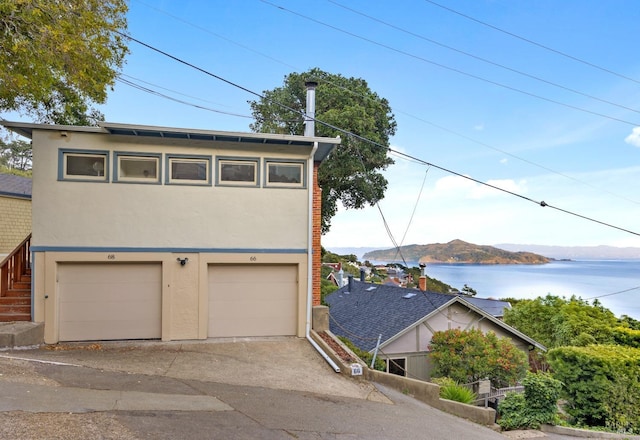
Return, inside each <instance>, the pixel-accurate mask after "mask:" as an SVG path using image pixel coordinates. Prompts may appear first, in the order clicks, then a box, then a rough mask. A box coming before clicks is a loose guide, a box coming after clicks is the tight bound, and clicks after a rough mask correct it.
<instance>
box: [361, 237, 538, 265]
mask: <svg viewBox="0 0 640 440" xmlns="http://www.w3.org/2000/svg"><path fill="white" fill-rule="evenodd" d="M400 251H401V252H402V255H403V257H404V259H405V261H419V262H420V263H469V264H545V263H548V262H549V261H550V259H549V258H547V257H543V256H542V255H538V254H534V253H531V252H511V251H507V250H504V249H498V248H497V247H493V246H481V245H476V244H472V243H467V242H465V241H462V240H453V241H450V242H449V243H444V244H443V243H435V244H425V245H419V244H412V245H408V246H401V247H400ZM362 258H363V259H365V260H377V261H395V260H397V259H398V251H397V249H395V248H393V249H386V250H376V251H370V252H366V253H365V254H364V255H363V257H362Z"/></svg>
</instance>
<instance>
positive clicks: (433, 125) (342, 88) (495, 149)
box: [134, 0, 640, 204]
mask: <svg viewBox="0 0 640 440" xmlns="http://www.w3.org/2000/svg"><path fill="white" fill-rule="evenodd" d="M134 1H137V2H138V3H140V4H142V5H144V6H146V7H148V8H150V9H153V10H155V11H157V12H159V13H162V14H164V15H167V16H168V17H171V18H173V19H175V20H177V21H179V22H181V23H184V24H187V25H189V26H191V27H194V28H196V29H199V30H202V31H204V32H206V33H208V34H211V35H213V36H215V37H217V38H220V39H222V40H224V41H227V42H229V43H231V44H234V45H236V46H238V47H241V48H243V49H245V50H248V51H250V52H252V53H256V54H258V55H260V56H262V57H264V58H267V59H269V60H272V61H274V62H276V63H278V64H282V65H284V66H287V67H290V68H291V69H293V70H300V69H298V68H297V67H295V66H292V65H290V64H288V63H285V62H284V61H280V60H278V59H276V58H273V57H271V56H269V55H267V54H264V53H262V52H259V51H257V50H254V49H252V48H250V47H248V46H246V45H243V44H240V43H237V42H235V41H233V40H231V39H228V38H226V37H224V36H221V35H219V34H217V33H214V32H211V31H209V30H208V29H207V28H204V27H202V26H198V25H196V24H193V23H191V22H189V21H187V20H184V19H182V18H180V17H178V16H176V15H173V14H170V13H169V12H166V11H163V10H162V9H159V8H156V7H154V6H151V5H149V4H147V3H145V2H143V1H141V0H134ZM328 1H332V0H328ZM334 3H335V4H336V5H338V3H336V2H334ZM316 80H317V81H319V82H324V83H326V84H330V85H332V86H334V87H337V88H340V89H341V90H344V91H345V92H347V93H350V94H351V95H354V96H359V97H361V98H365V99H371V98H370V97H368V96H366V95H364V94H362V93H358V92H354V91H353V90H350V89H348V88H346V87H344V86H342V85H341V84H338V83H335V82H332V81H330V80H328V79H326V78H316ZM158 87H159V86H158ZM161 88H162V87H161ZM176 93H177V92H176ZM395 111H396V112H397V113H400V114H403V115H405V116H408V117H410V118H412V119H415V120H417V121H419V122H422V123H424V124H428V125H431V126H432V127H435V128H437V129H439V130H442V131H444V132H447V133H450V134H452V135H454V136H458V137H460V138H462V139H465V140H468V141H470V142H473V143H476V144H478V145H481V146H483V147H486V148H489V149H491V150H494V151H497V152H499V153H502V154H505V155H507V156H509V157H512V158H514V159H516V160H519V161H522V162H524V163H527V164H529V165H532V166H534V167H537V168H540V169H542V170H545V171H549V172H550V173H553V174H556V175H558V176H561V177H564V178H567V179H570V180H573V181H574V182H577V183H580V184H582V185H585V186H588V187H590V188H592V189H595V190H597V191H601V192H603V193H606V194H609V195H611V196H613V197H616V198H618V199H621V200H626V201H628V202H630V203H634V204H639V203H640V202H638V201H637V200H633V199H630V198H628V197H625V196H622V195H620V194H617V193H614V192H611V191H609V190H606V189H604V188H601V187H597V186H595V185H592V184H590V183H589V182H585V181H583V180H580V179H577V178H575V177H573V176H570V175H568V174H565V173H561V172H559V171H556V170H553V169H551V168H548V167H546V166H544V165H540V164H538V163H535V162H532V161H530V160H528V159H525V158H523V157H520V156H517V155H515V154H513V153H509V152H507V151H505V150H502V149H500V148H497V147H495V146H493V145H490V144H487V143H485V142H482V141H480V140H477V139H475V138H472V137H469V136H466V135H464V134H462V133H459V132H457V131H455V130H452V129H450V128H447V127H444V126H442V125H439V124H436V123H434V122H431V121H428V120H426V119H424V118H420V117H418V116H415V115H413V114H410V113H407V112H404V111H402V110H397V109H396V110H395ZM283 122H293V121H283ZM390 153H392V154H393V152H392V151H390ZM404 159H405V160H409V159H407V158H404Z"/></svg>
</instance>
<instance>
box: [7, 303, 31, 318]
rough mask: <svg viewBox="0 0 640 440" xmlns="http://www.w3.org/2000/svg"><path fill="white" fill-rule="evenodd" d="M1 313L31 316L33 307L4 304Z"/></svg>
mask: <svg viewBox="0 0 640 440" xmlns="http://www.w3.org/2000/svg"><path fill="white" fill-rule="evenodd" d="M0 313H17V314H25V315H27V314H28V315H29V316H31V305H26V306H25V305H15V304H3V305H0Z"/></svg>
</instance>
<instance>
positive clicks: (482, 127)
mask: <svg viewBox="0 0 640 440" xmlns="http://www.w3.org/2000/svg"><path fill="white" fill-rule="evenodd" d="M473 129H474V130H476V131H482V130H484V124H477V125H475V126H474V127H473Z"/></svg>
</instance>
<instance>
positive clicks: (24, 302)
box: [0, 296, 31, 306]
mask: <svg viewBox="0 0 640 440" xmlns="http://www.w3.org/2000/svg"><path fill="white" fill-rule="evenodd" d="M3 305H8V306H29V305H31V298H27V297H24V296H2V297H0V306H3Z"/></svg>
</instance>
